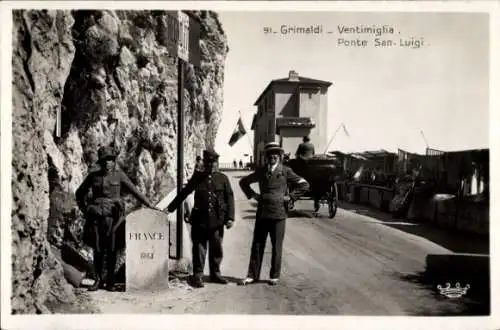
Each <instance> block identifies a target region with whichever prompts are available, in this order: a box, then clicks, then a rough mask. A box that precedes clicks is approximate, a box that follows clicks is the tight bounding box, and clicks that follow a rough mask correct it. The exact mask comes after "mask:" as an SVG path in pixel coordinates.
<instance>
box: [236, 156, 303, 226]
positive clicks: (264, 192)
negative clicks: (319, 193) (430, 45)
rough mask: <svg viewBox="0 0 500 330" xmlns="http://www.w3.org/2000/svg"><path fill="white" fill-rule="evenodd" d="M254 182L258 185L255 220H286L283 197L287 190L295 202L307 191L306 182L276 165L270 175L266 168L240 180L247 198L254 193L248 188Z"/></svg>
mask: <svg viewBox="0 0 500 330" xmlns="http://www.w3.org/2000/svg"><path fill="white" fill-rule="evenodd" d="M254 182H258V183H259V190H260V199H259V204H258V206H257V218H268V219H286V217H287V212H286V209H285V200H284V197H285V195H286V194H287V188H288V187H290V188H291V189H290V190H291V193H290V197H291V198H292V199H295V200H296V199H298V198H299V197H300V196H301V195H303V194H304V193H305V192H306V191H307V190H308V189H309V184H308V183H307V181H305V180H304V179H303V178H301V177H300V176H298V175H297V174H295V173H294V172H293V171H292V169H291V168H289V167H288V166H286V165H282V164H278V166H277V167H276V169H275V170H274V171H273V172H272V173H269V172H268V169H267V167H262V168H259V169H258V170H256V171H255V172H253V173H251V174H249V175H248V176H246V177H244V178H242V179H241V180H240V187H241V189H242V190H243V192H244V193H245V195H246V196H247V198H251V197H252V194H253V193H255V192H254V191H253V190H252V188H251V187H250V185H251V184H252V183H254Z"/></svg>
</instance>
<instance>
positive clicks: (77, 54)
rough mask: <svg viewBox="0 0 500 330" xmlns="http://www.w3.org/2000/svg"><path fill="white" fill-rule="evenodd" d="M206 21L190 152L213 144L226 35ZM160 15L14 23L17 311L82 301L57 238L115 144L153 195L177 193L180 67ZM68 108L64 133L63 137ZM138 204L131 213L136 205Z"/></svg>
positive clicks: (210, 16)
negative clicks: (79, 192) (102, 155)
mask: <svg viewBox="0 0 500 330" xmlns="http://www.w3.org/2000/svg"><path fill="white" fill-rule="evenodd" d="M194 14H195V15H196V16H197V17H199V19H200V20H201V40H200V47H201V51H202V67H201V69H198V68H194V67H192V66H189V65H188V66H187V69H186V72H185V77H186V82H185V90H186V93H185V102H184V104H185V114H186V116H185V117H186V132H185V134H186V135H185V141H186V143H185V147H184V153H185V156H184V159H185V162H186V169H185V173H186V174H187V175H189V174H190V173H191V171H192V169H193V166H194V158H195V156H196V155H197V154H200V152H201V150H202V149H203V148H205V147H207V146H210V145H212V144H213V143H214V140H215V134H216V132H217V128H218V125H219V122H220V113H221V110H222V84H223V79H224V61H225V56H226V52H227V49H228V48H227V41H226V37H225V35H224V32H223V30H222V28H221V26H220V23H219V21H218V19H217V15H216V14H215V13H212V12H195V13H194ZM168 33H169V31H168V30H167V24H166V13H164V12H160V11H153V12H151V11H74V12H67V11H17V12H15V13H14V30H13V60H12V61H13V62H12V64H13V153H12V157H13V159H12V165H13V181H12V189H13V210H12V234H13V245H12V246H13V255H12V258H13V259H12V269H13V293H12V309H13V312H14V313H34V312H38V313H46V312H50V311H56V310H57V305H58V304H60V303H62V302H66V303H69V302H72V301H74V299H75V296H74V294H73V291H72V289H71V287H70V286H69V285H68V284H67V283H66V282H65V281H64V279H63V274H62V268H61V267H60V265H58V263H57V262H56V261H55V258H54V256H53V255H52V254H51V252H50V250H51V249H50V248H49V244H53V245H55V246H57V245H58V244H60V243H61V240H62V234H63V229H64V228H65V227H66V225H67V224H72V227H74V228H76V229H78V228H79V227H80V226H81V222H82V217H81V214H80V213H79V211H77V210H76V203H75V200H74V192H75V190H76V188H77V187H78V185H79V184H80V183H81V182H82V180H83V178H84V177H85V175H86V173H87V172H88V170H89V168H90V167H91V166H93V164H94V163H95V160H96V156H97V155H96V151H97V149H98V148H99V147H100V146H102V145H106V144H112V145H114V147H115V148H116V150H117V151H118V152H119V153H120V154H119V158H118V162H119V164H120V166H121V167H122V168H123V169H124V171H125V172H126V173H127V174H128V175H129V177H130V178H131V179H132V181H133V182H134V183H136V185H137V186H138V188H139V189H140V190H141V191H142V192H143V193H144V194H145V195H146V196H147V197H148V198H149V199H151V200H152V201H153V202H157V201H158V200H159V198H161V197H163V196H165V195H166V194H167V193H168V192H169V191H170V190H171V189H173V188H174V185H175V178H176V171H177V168H176V149H177V146H176V143H177V142H176V139H177V122H176V121H177V65H176V63H175V61H174V60H173V58H172V54H169V52H168V50H167V48H166V44H165V36H166V35H167V34H168ZM58 109H61V123H62V125H61V135H60V137H57V136H56V135H55V128H56V117H57V110H58ZM136 206H137V203H136V202H135V201H134V200H133V199H129V200H128V208H129V210H130V209H132V208H134V207H136Z"/></svg>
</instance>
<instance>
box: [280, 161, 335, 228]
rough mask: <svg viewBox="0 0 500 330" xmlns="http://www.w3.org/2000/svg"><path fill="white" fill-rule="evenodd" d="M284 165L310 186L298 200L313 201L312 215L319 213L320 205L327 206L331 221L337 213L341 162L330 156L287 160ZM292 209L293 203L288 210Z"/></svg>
mask: <svg viewBox="0 0 500 330" xmlns="http://www.w3.org/2000/svg"><path fill="white" fill-rule="evenodd" d="M284 164H285V165H287V166H289V167H290V168H291V169H292V170H293V171H294V172H295V173H297V174H298V175H300V176H301V177H303V178H304V179H305V180H306V181H307V182H308V183H309V185H310V189H309V191H308V192H307V193H306V194H304V196H302V197H301V198H300V199H301V200H314V202H315V205H314V213H318V212H319V209H320V207H321V205H322V204H327V205H328V214H329V217H330V219H333V218H334V217H335V214H336V213H337V206H338V188H337V183H336V182H337V181H338V180H340V178H341V177H342V173H343V167H342V162H341V161H339V159H338V158H335V157H333V156H331V155H315V156H314V157H312V158H310V159H308V160H304V159H301V158H293V159H287V160H285V162H284ZM293 208H294V203H293V202H290V204H289V206H288V209H289V210H291V209H293Z"/></svg>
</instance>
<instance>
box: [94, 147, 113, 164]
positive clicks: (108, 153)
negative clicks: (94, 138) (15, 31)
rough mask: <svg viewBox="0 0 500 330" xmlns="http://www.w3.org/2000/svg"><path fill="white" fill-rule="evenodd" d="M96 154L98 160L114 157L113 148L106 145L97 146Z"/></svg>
mask: <svg viewBox="0 0 500 330" xmlns="http://www.w3.org/2000/svg"><path fill="white" fill-rule="evenodd" d="M97 155H98V157H99V160H100V161H104V160H107V159H113V160H114V159H116V154H115V152H114V150H113V148H111V147H108V146H105V147H101V148H99V151H98V152H97Z"/></svg>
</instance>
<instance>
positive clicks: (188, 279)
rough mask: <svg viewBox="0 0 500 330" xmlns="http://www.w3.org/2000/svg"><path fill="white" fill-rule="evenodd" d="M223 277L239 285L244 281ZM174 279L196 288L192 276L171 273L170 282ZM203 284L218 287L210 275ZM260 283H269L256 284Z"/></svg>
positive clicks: (261, 281)
mask: <svg viewBox="0 0 500 330" xmlns="http://www.w3.org/2000/svg"><path fill="white" fill-rule="evenodd" d="M222 277H223V278H225V279H226V280H227V281H228V282H229V283H232V284H238V283H240V282H241V281H242V280H243V279H244V278H243V277H242V278H238V277H234V276H224V275H222ZM174 279H176V280H178V281H179V282H180V283H185V284H187V285H189V286H190V287H194V285H193V277H192V275H188V274H174V273H170V275H169V280H174ZM203 283H206V284H208V283H211V284H215V285H217V283H214V282H212V281H211V279H210V276H208V275H203ZM260 283H267V281H264V280H258V281H257V282H255V283H254V284H260ZM218 285H220V284H218Z"/></svg>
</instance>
